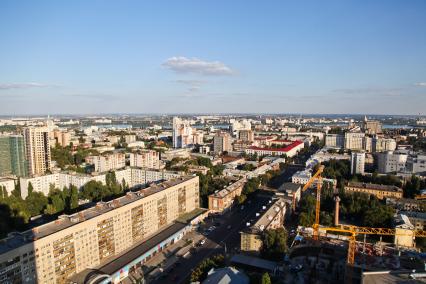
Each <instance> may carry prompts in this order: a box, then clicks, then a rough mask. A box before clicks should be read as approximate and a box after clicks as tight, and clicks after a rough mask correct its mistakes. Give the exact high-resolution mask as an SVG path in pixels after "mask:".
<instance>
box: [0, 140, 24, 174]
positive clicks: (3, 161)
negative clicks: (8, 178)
mask: <svg viewBox="0 0 426 284" xmlns="http://www.w3.org/2000/svg"><path fill="white" fill-rule="evenodd" d="M4 175H15V176H27V175H28V161H27V159H26V155H25V143H24V137H23V136H22V135H9V136H0V176H4Z"/></svg>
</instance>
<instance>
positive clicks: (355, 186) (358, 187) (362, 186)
mask: <svg viewBox="0 0 426 284" xmlns="http://www.w3.org/2000/svg"><path fill="white" fill-rule="evenodd" d="M345 192H346V193H353V192H360V193H366V194H369V195H374V196H376V197H377V198H378V199H383V198H397V199H398V198H402V189H401V188H399V187H397V186H394V185H383V184H374V183H361V182H349V183H347V184H346V185H345Z"/></svg>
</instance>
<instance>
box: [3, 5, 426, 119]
mask: <svg viewBox="0 0 426 284" xmlns="http://www.w3.org/2000/svg"><path fill="white" fill-rule="evenodd" d="M425 15H426V2H425V1H384V0H382V1H337V0H335V1H326V2H324V1H303V3H301V2H300V1H298V2H294V3H290V2H289V1H268V2H267V3H264V2H259V1H211V2H207V1H206V2H202V1H179V2H178V1H170V2H166V1H152V2H151V3H147V2H142V1H109V2H108V1H90V2H89V1H82V0H79V1H72V2H62V1H60V2H58V1H32V2H30V1H22V2H19V1H12V0H6V1H1V2H0V34H1V40H0V42H1V45H0V51H1V52H0V114H2V115H19V114H24V115H25V114H48V113H51V114H53V113H66V114H97V113H203V112H205V113H334V114H339V113H342V114H348V113H358V114H363V113H368V114H419V113H420V114H425V113H426V111H425V106H426V33H425V27H426V17H425Z"/></svg>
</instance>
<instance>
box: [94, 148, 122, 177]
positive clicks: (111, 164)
mask: <svg viewBox="0 0 426 284" xmlns="http://www.w3.org/2000/svg"><path fill="white" fill-rule="evenodd" d="M86 163H89V164H93V165H94V166H95V172H98V173H102V172H107V171H111V170H116V169H121V168H124V167H125V166H126V156H125V154H124V153H120V152H115V153H111V154H104V155H99V156H89V157H86Z"/></svg>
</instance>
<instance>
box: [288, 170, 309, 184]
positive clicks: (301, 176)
mask: <svg viewBox="0 0 426 284" xmlns="http://www.w3.org/2000/svg"><path fill="white" fill-rule="evenodd" d="M311 177H312V174H311V172H310V171H307V170H305V171H298V172H295V173H294V174H293V176H292V177H291V182H292V183H296V184H307V183H308V182H309V180H310V179H311Z"/></svg>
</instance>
